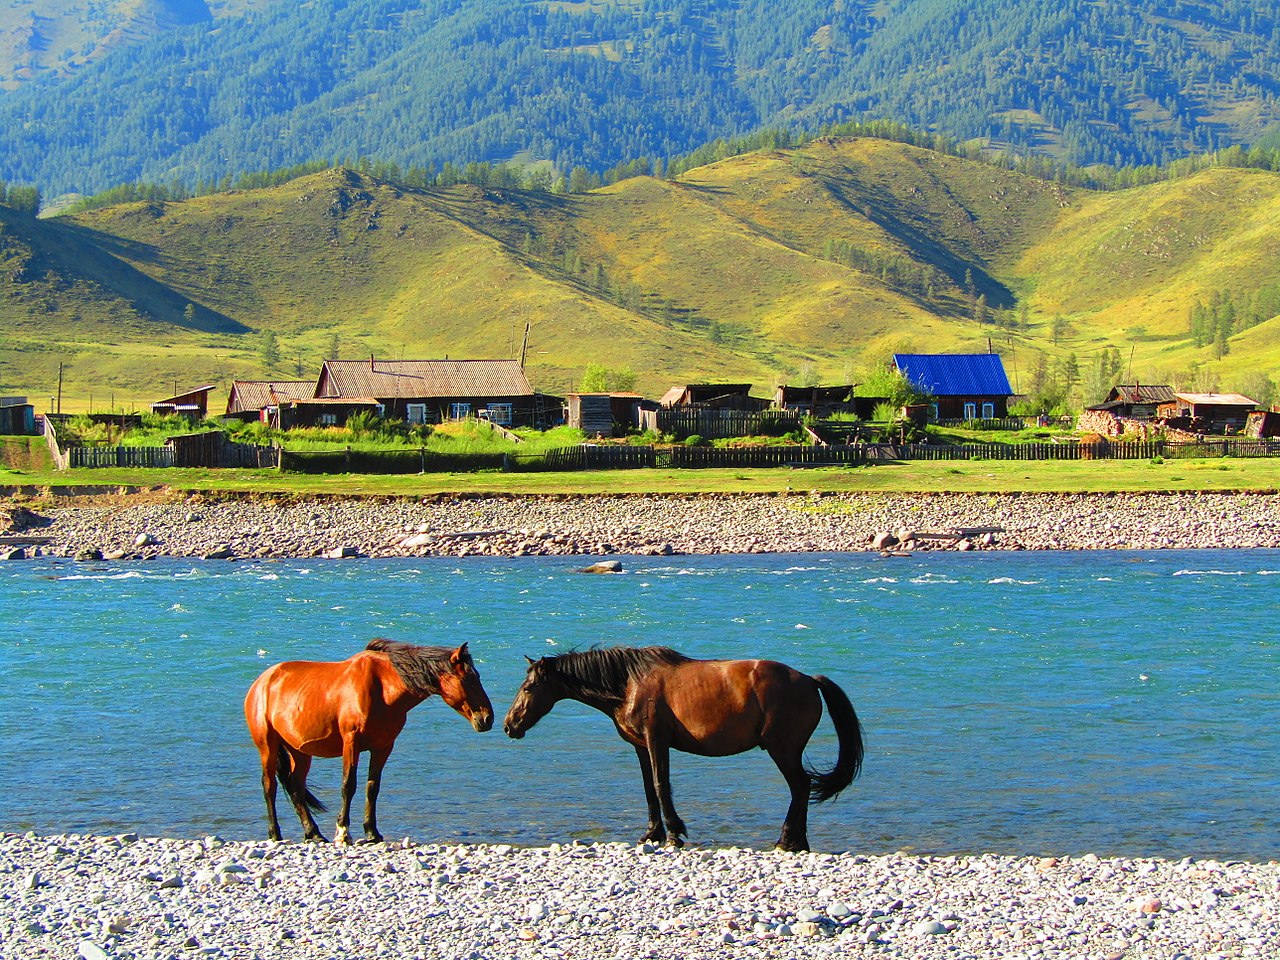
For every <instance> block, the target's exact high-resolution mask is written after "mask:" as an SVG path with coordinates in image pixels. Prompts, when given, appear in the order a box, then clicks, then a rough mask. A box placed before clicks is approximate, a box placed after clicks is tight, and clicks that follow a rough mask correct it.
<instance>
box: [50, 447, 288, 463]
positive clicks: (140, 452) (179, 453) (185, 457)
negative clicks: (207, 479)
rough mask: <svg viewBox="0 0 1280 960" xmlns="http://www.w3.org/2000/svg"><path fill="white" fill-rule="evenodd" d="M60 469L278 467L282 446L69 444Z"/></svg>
mask: <svg viewBox="0 0 1280 960" xmlns="http://www.w3.org/2000/svg"><path fill="white" fill-rule="evenodd" d="M65 459H66V462H65V464H64V465H63V466H62V467H60V468H59V469H66V468H67V467H85V468H89V469H94V468H97V469H101V468H103V467H211V468H214V469H225V468H239V469H266V468H274V467H276V466H278V464H279V460H280V448H279V447H273V446H260V445H258V444H252V443H232V442H230V441H227V442H223V443H215V444H209V445H204V446H202V447H200V448H198V449H193V448H192V447H190V446H187V447H180V448H177V449H175V448H174V447H172V446H165V447H68V448H67V450H66V458H65Z"/></svg>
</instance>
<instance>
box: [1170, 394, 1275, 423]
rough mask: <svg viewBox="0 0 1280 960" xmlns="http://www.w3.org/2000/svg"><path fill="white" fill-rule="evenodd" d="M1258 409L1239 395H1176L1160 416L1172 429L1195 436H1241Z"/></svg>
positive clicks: (1256, 403) (1249, 400)
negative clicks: (1247, 422) (1254, 411)
mask: <svg viewBox="0 0 1280 960" xmlns="http://www.w3.org/2000/svg"><path fill="white" fill-rule="evenodd" d="M1257 406H1258V402H1257V401H1256V400H1251V399H1249V398H1248V397H1246V396H1243V395H1242V394H1239V393H1175V394H1174V395H1173V399H1172V400H1170V401H1169V402H1167V403H1162V404H1160V406H1159V407H1158V409H1157V413H1158V414H1159V416H1160V418H1161V419H1162V420H1165V421H1166V422H1168V423H1170V425H1171V426H1177V427H1182V428H1184V429H1187V430H1191V431H1193V432H1195V433H1238V432H1240V431H1241V430H1243V429H1244V425H1245V421H1246V420H1247V419H1248V416H1249V413H1250V411H1252V410H1254V409H1255V408H1256V407H1257Z"/></svg>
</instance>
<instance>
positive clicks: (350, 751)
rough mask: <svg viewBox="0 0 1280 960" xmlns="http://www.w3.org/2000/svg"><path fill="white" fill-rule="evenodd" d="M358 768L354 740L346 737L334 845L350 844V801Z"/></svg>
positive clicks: (354, 790) (357, 756)
mask: <svg viewBox="0 0 1280 960" xmlns="http://www.w3.org/2000/svg"><path fill="white" fill-rule="evenodd" d="M359 767H360V751H359V749H357V747H356V742H355V738H353V737H348V738H347V739H346V740H344V741H343V743H342V806H341V807H340V808H339V810H338V824H337V826H336V827H335V828H334V832H333V842H334V843H350V842H351V834H350V832H349V831H348V830H347V827H348V826H350V824H351V799H352V798H353V797H354V796H355V795H356V774H357V773H358V771H359Z"/></svg>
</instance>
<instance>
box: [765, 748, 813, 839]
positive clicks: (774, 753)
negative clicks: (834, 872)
mask: <svg viewBox="0 0 1280 960" xmlns="http://www.w3.org/2000/svg"><path fill="white" fill-rule="evenodd" d="M769 756H770V757H772V758H773V762H774V763H775V764H777V766H778V770H779V771H781V773H782V776H783V777H785V778H786V781H787V786H788V787H790V788H791V804H790V806H788V807H787V818H786V819H785V820H784V821H782V834H781V836H779V837H778V843H777V848H778V849H779V850H787V851H790V852H792V853H798V852H800V851H802V850H808V849H809V774H808V773H807V772H806V771H805V769H804V761H803V752H802V751H801V750H797V749H792V748H779V747H770V748H769Z"/></svg>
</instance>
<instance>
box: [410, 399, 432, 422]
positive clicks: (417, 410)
mask: <svg viewBox="0 0 1280 960" xmlns="http://www.w3.org/2000/svg"><path fill="white" fill-rule="evenodd" d="M404 420H405V423H426V422H427V405H426V404H425V403H406V404H405V405H404Z"/></svg>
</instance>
